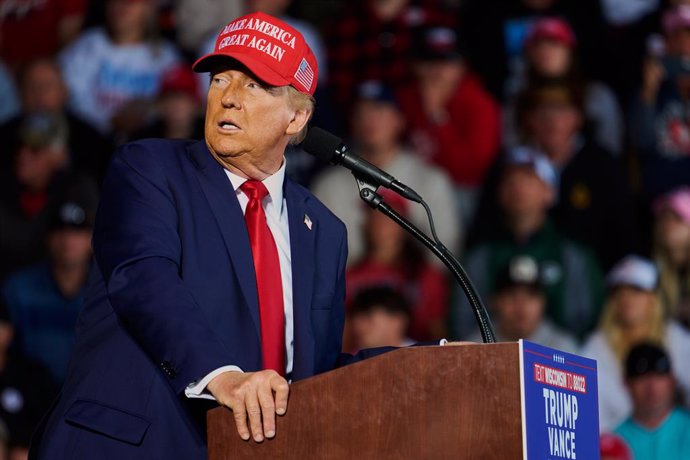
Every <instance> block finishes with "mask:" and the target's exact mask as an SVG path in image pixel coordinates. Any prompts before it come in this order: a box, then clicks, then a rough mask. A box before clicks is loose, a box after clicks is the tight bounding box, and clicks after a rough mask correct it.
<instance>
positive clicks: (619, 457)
mask: <svg viewBox="0 0 690 460" xmlns="http://www.w3.org/2000/svg"><path fill="white" fill-rule="evenodd" d="M599 453H600V455H601V460H633V457H632V453H631V452H630V447H628V445H627V444H626V443H625V441H623V440H622V439H621V438H620V437H619V436H616V435H615V434H611V433H602V434H601V436H600V438H599Z"/></svg>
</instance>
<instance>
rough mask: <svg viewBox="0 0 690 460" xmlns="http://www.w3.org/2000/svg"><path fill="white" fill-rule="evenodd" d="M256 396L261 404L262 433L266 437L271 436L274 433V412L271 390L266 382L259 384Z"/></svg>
mask: <svg viewBox="0 0 690 460" xmlns="http://www.w3.org/2000/svg"><path fill="white" fill-rule="evenodd" d="M258 397H259V404H261V416H262V418H263V422H264V425H263V428H264V434H265V435H266V437H267V438H272V437H273V436H275V435H276V412H275V403H274V402H273V392H272V391H271V386H270V384H269V383H268V382H266V383H265V384H263V385H261V386H259V391H258Z"/></svg>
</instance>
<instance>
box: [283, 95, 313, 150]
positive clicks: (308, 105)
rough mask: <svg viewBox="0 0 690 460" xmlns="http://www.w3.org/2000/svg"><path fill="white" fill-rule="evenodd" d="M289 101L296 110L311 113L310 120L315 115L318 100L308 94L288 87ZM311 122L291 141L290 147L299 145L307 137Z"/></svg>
mask: <svg viewBox="0 0 690 460" xmlns="http://www.w3.org/2000/svg"><path fill="white" fill-rule="evenodd" d="M287 93H288V101H289V102H290V105H291V106H292V108H293V109H294V110H306V111H308V112H309V120H311V117H312V116H313V115H314V107H315V106H316V100H315V99H314V96H312V95H310V94H306V93H302V92H300V91H298V90H297V89H295V88H293V87H292V86H288V87H287ZM309 120H307V124H306V125H304V128H302V130H301V131H300V132H298V133H297V134H295V135H294V136H292V139H290V145H297V144H299V143H300V142H302V141H303V140H304V138H305V137H307V131H309Z"/></svg>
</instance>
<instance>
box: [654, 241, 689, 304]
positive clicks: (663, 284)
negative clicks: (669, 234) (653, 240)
mask: <svg viewBox="0 0 690 460" xmlns="http://www.w3.org/2000/svg"><path fill="white" fill-rule="evenodd" d="M654 261H655V262H656V264H657V266H658V267H659V288H658V292H659V298H660V299H661V304H662V306H663V307H664V314H665V315H666V316H667V317H670V318H675V317H676V315H677V313H678V311H677V310H678V304H679V302H680V293H681V291H682V288H683V287H684V286H687V287H689V288H690V270H688V271H687V273H686V274H685V277H681V276H680V274H679V273H678V270H677V269H676V268H675V267H674V266H673V264H671V262H670V260H669V258H668V255H667V253H666V251H665V250H663V249H662V248H660V247H659V245H658V244H656V245H655V248H654Z"/></svg>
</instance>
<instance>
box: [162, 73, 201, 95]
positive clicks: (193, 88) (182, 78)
mask: <svg viewBox="0 0 690 460" xmlns="http://www.w3.org/2000/svg"><path fill="white" fill-rule="evenodd" d="M172 93H183V94H187V95H189V96H190V97H192V98H193V99H194V100H196V101H198V100H199V99H200V97H199V86H198V84H197V78H196V76H195V75H194V73H193V72H192V71H191V70H189V68H188V67H187V66H184V65H182V66H177V67H175V68H173V69H172V70H170V71H168V72H165V74H164V75H163V80H162V81H161V85H160V88H159V90H158V96H165V95H166V94H172Z"/></svg>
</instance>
